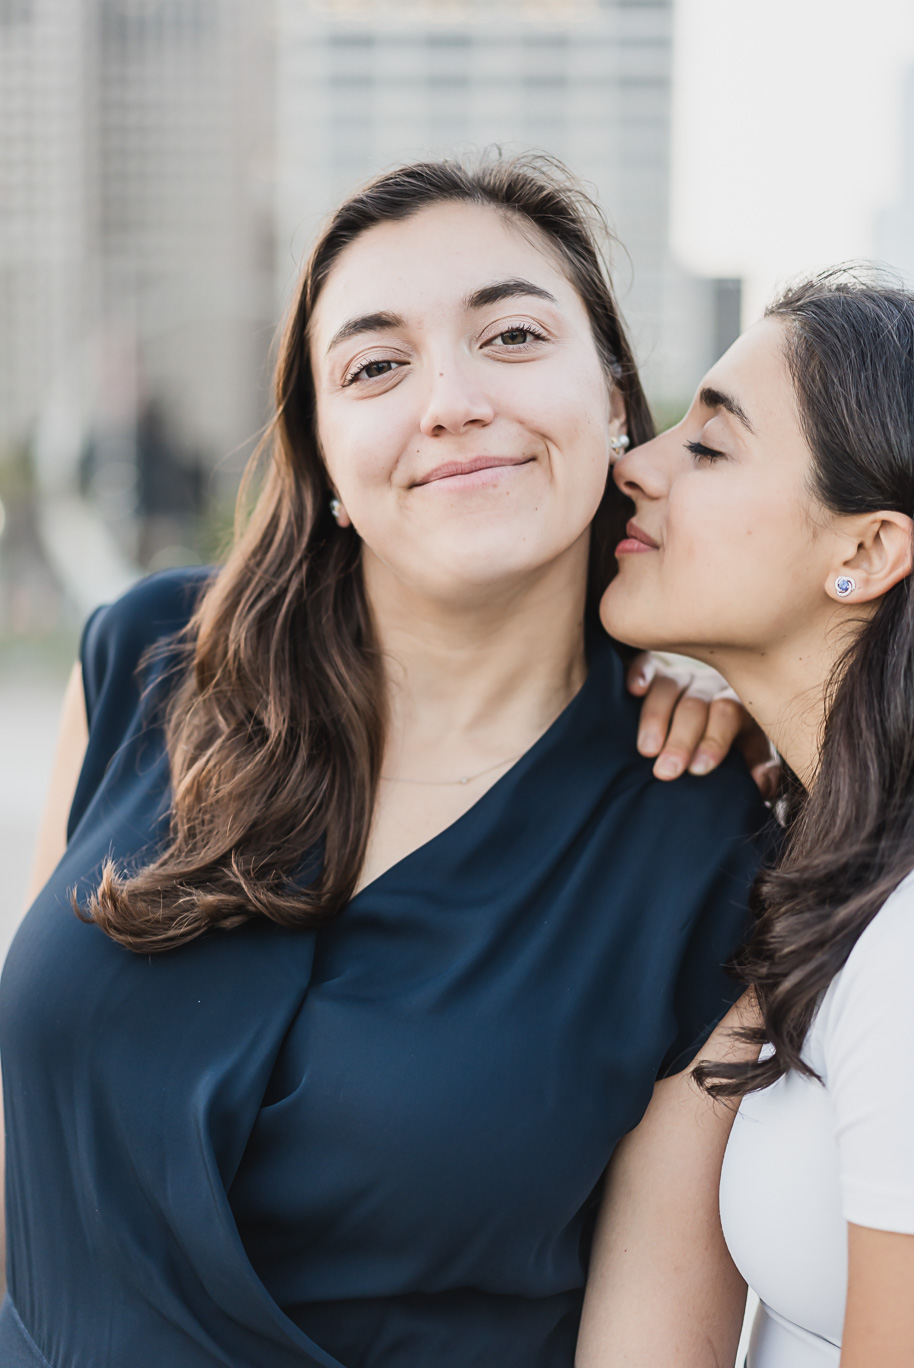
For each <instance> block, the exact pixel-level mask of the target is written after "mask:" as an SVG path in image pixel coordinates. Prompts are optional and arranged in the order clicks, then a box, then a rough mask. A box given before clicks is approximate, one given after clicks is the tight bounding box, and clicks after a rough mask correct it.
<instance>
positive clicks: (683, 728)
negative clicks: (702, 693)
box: [654, 693, 709, 779]
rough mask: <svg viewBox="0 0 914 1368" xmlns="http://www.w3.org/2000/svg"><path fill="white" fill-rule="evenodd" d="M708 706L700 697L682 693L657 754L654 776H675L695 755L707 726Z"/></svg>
mask: <svg viewBox="0 0 914 1368" xmlns="http://www.w3.org/2000/svg"><path fill="white" fill-rule="evenodd" d="M708 714H709V705H708V703H706V702H705V700H704V699H703V698H698V697H696V696H695V695H694V694H692V693H685V694H683V695H682V697H681V698H680V700H679V702H678V704H677V705H676V711H675V712H674V714H673V721H672V723H671V724H670V730H669V734H668V736H667V738H666V741H665V742H664V743H663V748H662V750H661V751H660V754H659V755H658V757H657V763H656V764H655V766H654V774H655V775H656V776H657V778H658V779H678V777H679V775H680V774H682V773H683V772H684V771H685V769H686V768H687V766H688V765H689V763H690V762H691V759H692V756H693V755H694V754H695V751H696V748H697V747H698V745H699V742H700V741H701V740H702V737H703V736H704V735H705V732H706V730H707V725H708Z"/></svg>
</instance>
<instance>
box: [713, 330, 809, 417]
mask: <svg viewBox="0 0 914 1368" xmlns="http://www.w3.org/2000/svg"><path fill="white" fill-rule="evenodd" d="M785 342H786V336H785V332H784V325H783V324H782V323H781V322H779V320H778V319H776V318H763V319H762V320H761V322H759V323H755V324H753V325H752V327H751V328H747V329H746V331H745V332H744V333H743V334H742V335H741V336H740V337H738V338H737V339H736V341H735V342H734V343H733V346H732V347H730V349H729V350H728V351H726V352H724V354H723V356H722V357H721V358H720V360H719V361H718V362H716V364H715V365H713V366H712V367H711V369H710V370H709V371H708V374H707V375H706V376H705V378H704V380H703V382H702V385H703V386H708V387H709V388H712V389H716V390H720V391H722V392H723V393H724V394H729V395H732V397H733V398H734V399H736V400H737V401H738V403H739V404H740V405H741V406H742V408H743V409H745V411H746V413H747V414H748V416H749V418H750V420H751V421H752V424H753V427H755V428H756V430H757V431H759V432H761V430H762V429H763V427H765V426H768V427H769V428H770V426H771V424H772V422H773V421H774V420H775V419H777V418H780V420H781V421H783V419H784V418H785V417H789V418H790V419H792V420H795V419H796V401H795V399H794V392H793V382H792V380H791V378H790V371H789V368H788V365H787V355H786V350H785Z"/></svg>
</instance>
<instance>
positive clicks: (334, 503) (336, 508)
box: [330, 499, 343, 522]
mask: <svg viewBox="0 0 914 1368" xmlns="http://www.w3.org/2000/svg"><path fill="white" fill-rule="evenodd" d="M342 511H343V505H342V504H341V503H340V501H339V499H331V500H330V512H331V513H332V514H333V516H334V518H336V520H337V522H339V520H340V514H341V513H342Z"/></svg>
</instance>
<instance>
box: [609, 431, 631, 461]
mask: <svg viewBox="0 0 914 1368" xmlns="http://www.w3.org/2000/svg"><path fill="white" fill-rule="evenodd" d="M609 445H610V447H611V449H612V451H613V453H614V455H616V456H621V455H622V454H623V453H624V452H626V451H628V448H629V446H630V442H629V438H628V435H627V433H624V432H623V433H622V436H621V437H610V439H609Z"/></svg>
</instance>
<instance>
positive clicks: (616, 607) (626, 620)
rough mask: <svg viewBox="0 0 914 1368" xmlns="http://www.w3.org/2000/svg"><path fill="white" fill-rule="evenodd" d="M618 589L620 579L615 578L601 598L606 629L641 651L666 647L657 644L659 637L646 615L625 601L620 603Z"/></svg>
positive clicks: (601, 612) (603, 622)
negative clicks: (653, 630) (651, 627)
mask: <svg viewBox="0 0 914 1368" xmlns="http://www.w3.org/2000/svg"><path fill="white" fill-rule="evenodd" d="M617 590H618V581H616V580H614V581H613V583H612V584H611V585H610V586H609V588H608V589H607V590H606V592H605V594H604V595H603V597H602V598H601V600H600V621H601V623H602V624H603V629H604V631H606V632H608V633H609V635H610V636H611V637H613V638H614V639H615V640H616V641H621V642H623V643H624V644H625V645H626V646H634V647H635V649H636V650H639V651H652V650H663V649H665V648H664V647H663V646H659V645H658V644H657V637H656V636H655V635H654V634H652V633H651V631H650V621H649V620H648V618H647V617H646V615H645V614H644V613H638V612H637V611H636V610H634V611H633V609H632V607H631V606H630V605H627V604H625V603H624V602H621V603H620V602H619V601H618V600H619V598H620V595H619V594H618V592H617Z"/></svg>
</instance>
